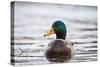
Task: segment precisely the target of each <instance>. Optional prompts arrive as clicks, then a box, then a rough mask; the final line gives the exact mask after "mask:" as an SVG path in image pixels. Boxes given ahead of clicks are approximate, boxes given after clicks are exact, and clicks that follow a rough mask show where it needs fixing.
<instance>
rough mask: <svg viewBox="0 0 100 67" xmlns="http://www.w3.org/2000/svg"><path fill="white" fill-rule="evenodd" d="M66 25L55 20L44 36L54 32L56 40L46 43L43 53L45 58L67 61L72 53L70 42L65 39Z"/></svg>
mask: <svg viewBox="0 0 100 67" xmlns="http://www.w3.org/2000/svg"><path fill="white" fill-rule="evenodd" d="M66 33H67V30H66V26H65V24H64V23H63V22H62V21H55V22H54V23H53V25H52V28H51V30H50V31H49V32H48V33H46V34H44V37H46V36H50V35H52V34H56V40H54V41H52V42H51V43H49V45H48V47H49V48H48V49H47V51H46V53H45V55H46V58H47V59H48V60H49V61H52V62H65V61H68V60H69V59H70V58H71V57H72V55H73V48H72V45H73V44H72V43H71V42H70V41H68V40H65V39H66Z"/></svg>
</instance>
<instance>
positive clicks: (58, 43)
mask: <svg viewBox="0 0 100 67" xmlns="http://www.w3.org/2000/svg"><path fill="white" fill-rule="evenodd" d="M66 45H67V44H66V43H65V42H64V40H55V41H54V42H52V43H51V44H50V47H49V49H48V50H47V51H46V58H47V59H48V60H49V61H54V62H64V61H66V60H68V59H70V58H71V49H70V48H68V47H66Z"/></svg>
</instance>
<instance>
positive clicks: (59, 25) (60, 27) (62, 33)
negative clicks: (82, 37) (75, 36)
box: [44, 21, 67, 39]
mask: <svg viewBox="0 0 100 67" xmlns="http://www.w3.org/2000/svg"><path fill="white" fill-rule="evenodd" d="M66 32H67V31H66V26H65V24H64V23H63V22H62V21H55V22H54V23H53V25H52V28H51V30H50V31H49V32H48V33H47V34H45V35H44V36H49V35H52V34H56V38H57V39H65V38H66Z"/></svg>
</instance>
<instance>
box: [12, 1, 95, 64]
mask: <svg viewBox="0 0 100 67" xmlns="http://www.w3.org/2000/svg"><path fill="white" fill-rule="evenodd" d="M56 20H62V21H63V22H64V23H65V24H66V27H67V37H66V39H69V40H70V41H71V42H72V43H73V44H74V46H73V47H74V49H75V55H74V56H73V58H72V59H70V61H69V62H67V63H70V62H73V63H74V62H89V61H96V60H97V8H96V6H79V5H76V6H75V5H58V4H56V5H55V4H41V3H22V2H16V3H15V22H14V28H15V29H14V32H15V33H14V36H15V40H14V43H15V45H14V51H15V53H14V55H15V57H14V58H15V64H16V65H32V64H50V63H51V62H49V61H48V60H47V59H46V58H45V55H44V53H45V51H46V49H47V46H48V43H49V42H50V41H52V40H55V35H52V36H50V37H46V38H44V37H43V34H44V33H46V32H47V31H48V30H49V29H50V28H51V26H52V23H53V22H54V21H56ZM12 57H13V56H12Z"/></svg>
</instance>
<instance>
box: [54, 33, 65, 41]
mask: <svg viewBox="0 0 100 67" xmlns="http://www.w3.org/2000/svg"><path fill="white" fill-rule="evenodd" d="M56 39H63V40H65V39H66V34H65V35H64V34H59V35H56Z"/></svg>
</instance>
